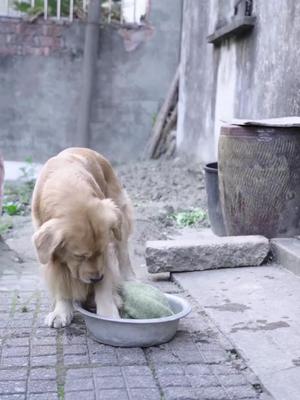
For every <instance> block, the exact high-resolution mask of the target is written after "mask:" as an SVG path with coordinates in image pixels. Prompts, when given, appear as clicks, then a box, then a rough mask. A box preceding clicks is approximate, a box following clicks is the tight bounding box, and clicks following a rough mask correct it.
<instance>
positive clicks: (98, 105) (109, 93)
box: [0, 0, 182, 162]
mask: <svg viewBox="0 0 300 400" xmlns="http://www.w3.org/2000/svg"><path fill="white" fill-rule="evenodd" d="M181 12H182V4H181V0H164V1H163V2H160V1H159V0H153V1H152V11H151V15H150V22H151V24H152V25H153V32H152V33H151V31H149V30H148V31H146V33H138V34H137V35H133V36H132V33H131V34H130V35H129V39H128V40H129V45H132V44H133V45H134V44H136V43H137V41H138V40H140V39H141V43H140V44H139V45H138V46H137V48H136V49H134V50H132V51H127V50H126V49H125V46H124V40H123V37H122V35H124V34H127V36H128V31H122V32H121V31H119V28H118V27H112V26H105V27H103V28H102V29H101V34H100V35H101V36H100V46H99V59H98V68H97V78H96V81H95V93H94V99H93V107H92V119H91V136H90V147H92V148H94V149H97V150H99V151H101V152H102V153H103V154H105V155H106V156H107V157H109V158H110V159H111V160H112V161H115V162H121V161H127V160H129V159H136V158H138V157H139V156H140V155H141V154H142V151H143V149H144V147H145V145H146V143H147V139H148V137H149V135H150V132H151V128H152V123H153V119H154V118H155V115H156V113H157V111H158V109H159V107H160V104H161V103H162V101H163V99H164V97H165V94H166V91H167V88H168V85H169V83H170V82H171V80H172V77H173V74H174V72H175V70H176V67H177V65H178V62H179V52H180V37H181ZM24 32H25V33H24ZM138 35H139V37H137V36H138ZM83 43H84V25H83V24H82V23H79V22H74V23H73V24H71V25H68V24H65V25H56V24H55V23H53V22H48V23H44V21H42V20H41V21H39V22H38V23H37V24H30V25H29V24H26V23H25V22H21V21H20V20H17V19H1V20H0V87H1V90H0V149H1V151H2V153H3V155H4V157H5V159H6V160H8V159H14V160H20V161H22V160H24V159H25V158H26V157H28V156H32V157H33V158H34V160H36V161H44V160H45V159H47V158H48V157H50V156H52V155H53V154H55V153H57V152H58V151H60V150H61V149H63V148H65V147H68V146H71V145H76V143H74V134H75V131H76V126H77V114H78V106H79V99H80V91H81V85H82V82H81V67H82V56H83ZM127 45H128V43H127ZM131 47H132V46H131ZM133 47H134V46H133ZM127 49H128V46H127Z"/></svg>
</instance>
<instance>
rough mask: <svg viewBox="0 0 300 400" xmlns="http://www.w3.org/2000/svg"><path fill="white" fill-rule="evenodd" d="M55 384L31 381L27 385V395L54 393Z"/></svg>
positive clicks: (49, 381)
mask: <svg viewBox="0 0 300 400" xmlns="http://www.w3.org/2000/svg"><path fill="white" fill-rule="evenodd" d="M56 391H57V384H56V381H55V380H46V379H45V380H40V381H37V380H32V381H30V382H29V384H28V392H29V393H45V392H56Z"/></svg>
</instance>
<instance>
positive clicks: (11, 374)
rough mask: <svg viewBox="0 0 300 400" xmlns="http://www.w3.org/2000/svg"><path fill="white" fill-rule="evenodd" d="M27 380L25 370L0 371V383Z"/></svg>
mask: <svg viewBox="0 0 300 400" xmlns="http://www.w3.org/2000/svg"><path fill="white" fill-rule="evenodd" d="M24 379H27V369H7V370H3V369H1V370H0V381H18V380H24Z"/></svg>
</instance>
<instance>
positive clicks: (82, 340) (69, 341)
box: [63, 335, 86, 345]
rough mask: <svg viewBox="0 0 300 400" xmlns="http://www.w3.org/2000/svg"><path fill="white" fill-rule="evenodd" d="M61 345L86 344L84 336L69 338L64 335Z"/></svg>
mask: <svg viewBox="0 0 300 400" xmlns="http://www.w3.org/2000/svg"><path fill="white" fill-rule="evenodd" d="M63 344H64V345H65V344H68V345H74V344H86V336H70V335H64V337H63Z"/></svg>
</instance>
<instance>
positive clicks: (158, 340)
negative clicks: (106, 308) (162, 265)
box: [74, 294, 191, 347]
mask: <svg viewBox="0 0 300 400" xmlns="http://www.w3.org/2000/svg"><path fill="white" fill-rule="evenodd" d="M165 296H166V297H167V298H168V301H169V304H170V307H171V308H172V310H173V312H174V315H171V316H169V317H165V318H152V319H113V318H104V317H101V316H100V315H97V314H94V313H91V312H89V311H87V310H85V309H84V308H82V307H81V305H80V303H78V302H76V303H74V307H75V309H76V310H77V311H78V312H80V313H81V314H82V315H83V317H84V319H85V323H86V326H87V329H88V330H89V332H90V333H91V334H92V336H93V337H94V339H95V340H97V341H98V342H100V343H104V344H109V345H111V346H119V347H148V346H153V345H158V344H162V343H166V342H168V341H169V340H171V339H172V338H173V337H174V336H175V334H176V331H177V328H178V323H179V320H180V318H183V317H185V316H186V315H187V314H189V313H190V311H191V306H190V305H189V303H188V302H187V301H185V300H184V299H182V298H180V297H178V296H174V295H171V294H166V295H165Z"/></svg>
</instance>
